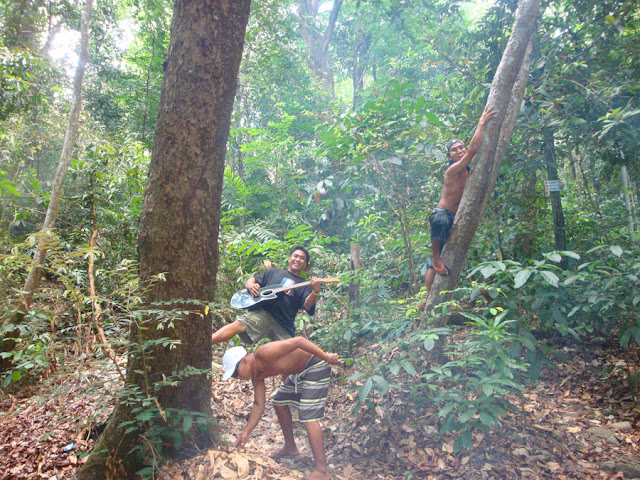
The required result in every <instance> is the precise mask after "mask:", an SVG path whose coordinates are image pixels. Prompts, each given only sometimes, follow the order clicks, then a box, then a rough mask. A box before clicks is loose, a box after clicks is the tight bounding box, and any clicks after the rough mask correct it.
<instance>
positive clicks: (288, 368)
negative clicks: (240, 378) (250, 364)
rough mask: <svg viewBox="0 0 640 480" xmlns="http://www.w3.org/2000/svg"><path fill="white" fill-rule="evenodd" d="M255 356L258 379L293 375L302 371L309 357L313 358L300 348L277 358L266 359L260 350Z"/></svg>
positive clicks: (256, 376)
mask: <svg viewBox="0 0 640 480" xmlns="http://www.w3.org/2000/svg"><path fill="white" fill-rule="evenodd" d="M255 358H256V368H255V378H256V380H263V379H265V378H268V377H273V376H276V375H291V374H294V373H300V372H302V371H303V370H304V367H305V366H306V364H307V362H308V361H309V358H311V354H310V353H309V352H305V351H304V350H302V349H300V348H298V349H296V350H294V351H292V352H289V353H286V354H284V355H282V356H281V357H279V358H278V359H276V360H271V361H265V359H263V358H262V356H261V355H260V352H259V351H257V352H256V354H255Z"/></svg>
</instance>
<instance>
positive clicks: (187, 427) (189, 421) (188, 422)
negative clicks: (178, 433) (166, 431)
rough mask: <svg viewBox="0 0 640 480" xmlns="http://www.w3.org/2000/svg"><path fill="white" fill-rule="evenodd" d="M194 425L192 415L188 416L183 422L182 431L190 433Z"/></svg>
mask: <svg viewBox="0 0 640 480" xmlns="http://www.w3.org/2000/svg"><path fill="white" fill-rule="evenodd" d="M192 425H193V418H191V415H186V416H185V417H184V420H183V421H182V431H184V432H188V431H189V430H191V426H192Z"/></svg>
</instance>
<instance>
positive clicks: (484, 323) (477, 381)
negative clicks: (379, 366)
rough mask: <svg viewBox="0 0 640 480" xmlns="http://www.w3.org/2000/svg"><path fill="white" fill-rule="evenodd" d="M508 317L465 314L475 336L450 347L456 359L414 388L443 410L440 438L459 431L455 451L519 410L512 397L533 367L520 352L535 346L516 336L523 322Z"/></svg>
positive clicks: (495, 313)
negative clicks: (478, 432)
mask: <svg viewBox="0 0 640 480" xmlns="http://www.w3.org/2000/svg"><path fill="white" fill-rule="evenodd" d="M508 313H509V311H508V310H502V309H494V308H490V309H487V311H486V313H485V314H484V315H476V314H470V313H465V312H463V313H462V315H464V316H465V317H467V318H468V319H469V320H470V321H469V322H468V324H469V325H470V326H471V330H470V331H469V333H470V337H469V338H468V339H467V340H464V341H462V343H454V344H452V345H449V348H448V351H447V353H448V355H449V356H450V357H452V358H453V359H452V360H450V361H448V362H446V363H445V364H444V365H442V366H438V367H431V370H432V373H426V374H423V375H422V376H421V378H422V380H423V383H419V384H417V385H415V386H414V387H413V388H414V390H415V389H417V388H420V387H427V388H429V389H430V390H431V392H432V393H431V398H432V400H433V401H434V402H435V403H436V405H438V406H440V407H441V409H440V411H439V412H438V417H439V418H442V419H443V423H442V425H441V427H440V433H441V434H444V433H447V432H459V435H458V437H457V439H456V441H455V443H454V446H453V449H454V452H458V451H460V450H461V449H462V448H469V447H470V446H471V440H472V433H473V430H475V429H476V428H479V429H482V430H484V431H486V432H490V431H491V428H492V427H494V426H495V427H498V426H499V425H500V423H499V419H500V417H501V416H502V415H504V414H505V413H507V411H517V408H516V407H515V406H514V405H513V404H512V403H511V401H510V397H511V396H512V395H520V394H521V393H522V392H523V391H524V386H523V379H522V375H521V374H522V373H523V372H526V370H527V368H528V365H527V364H526V363H525V362H523V361H521V360H520V358H519V351H520V347H522V346H524V347H526V348H527V349H529V350H531V351H533V350H535V345H534V344H533V342H531V341H530V340H529V339H528V338H526V337H521V336H519V335H517V334H516V333H515V327H516V325H517V323H518V322H517V321H516V320H512V319H508V318H507V315H508ZM514 352H516V354H515V355H514Z"/></svg>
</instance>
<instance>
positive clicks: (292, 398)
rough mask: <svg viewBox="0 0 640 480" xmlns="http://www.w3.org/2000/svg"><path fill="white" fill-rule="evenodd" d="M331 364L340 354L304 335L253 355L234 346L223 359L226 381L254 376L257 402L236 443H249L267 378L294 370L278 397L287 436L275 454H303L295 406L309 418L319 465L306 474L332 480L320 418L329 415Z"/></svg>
mask: <svg viewBox="0 0 640 480" xmlns="http://www.w3.org/2000/svg"><path fill="white" fill-rule="evenodd" d="M329 364H331V365H336V364H338V355H337V354H335V353H326V352H324V351H323V350H322V349H321V348H320V347H318V346H317V345H315V344H313V343H311V342H310V341H309V340H307V339H306V338H302V337H296V338H289V339H287V340H280V341H275V342H270V343H267V344H265V345H262V346H261V347H259V348H258V349H257V350H256V352H255V353H250V354H247V352H246V350H245V349H244V348H243V347H232V348H230V349H229V350H227V351H226V353H225V354H224V357H223V358H222V365H223V367H224V375H223V377H222V380H227V379H228V378H230V377H237V378H241V379H243V380H251V382H252V383H253V389H254V402H253V406H252V407H251V413H250V414H249V420H248V421H247V425H246V426H245V427H244V429H243V430H242V433H241V434H240V436H239V437H238V439H237V440H236V441H235V444H234V446H235V447H236V448H237V447H243V446H244V445H245V444H246V443H247V441H248V440H249V435H250V434H251V432H252V431H253V429H254V428H255V427H256V425H257V424H258V422H259V421H260V419H261V418H262V414H263V413H264V407H265V404H266V386H265V382H264V379H265V378H268V377H273V376H276V375H283V376H284V375H288V377H287V379H286V380H285V382H284V384H283V385H282V386H281V387H280V388H279V389H278V391H277V392H276V394H275V396H274V397H273V405H274V407H275V409H276V414H277V416H278V423H280V428H282V433H283V435H284V446H283V447H282V448H281V449H280V450H278V451H276V452H274V453H273V454H271V457H272V458H274V459H278V458H283V457H293V456H297V455H298V453H299V452H298V447H297V446H296V442H295V438H294V436H293V419H292V416H291V410H290V407H295V408H297V409H298V419H299V420H300V421H301V422H302V423H304V426H305V429H306V431H307V436H308V438H309V443H310V445H311V452H312V453H313V459H314V461H315V469H314V470H313V472H311V473H310V474H308V475H306V476H305V477H304V478H305V479H308V480H325V479H328V478H329V474H328V473H327V466H326V459H325V453H324V439H323V436H322V426H321V425H320V420H322V418H324V408H325V404H326V401H327V393H328V391H329V379H330V377H331V367H330V366H329Z"/></svg>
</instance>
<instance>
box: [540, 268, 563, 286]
mask: <svg viewBox="0 0 640 480" xmlns="http://www.w3.org/2000/svg"><path fill="white" fill-rule="evenodd" d="M539 272H540V275H542V276H543V278H544V279H545V280H546V281H547V283H548V284H549V285H551V286H554V287H557V286H558V281H559V280H560V279H559V278H558V276H557V275H556V274H555V273H553V272H549V271H548V270H539Z"/></svg>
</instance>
